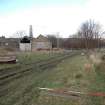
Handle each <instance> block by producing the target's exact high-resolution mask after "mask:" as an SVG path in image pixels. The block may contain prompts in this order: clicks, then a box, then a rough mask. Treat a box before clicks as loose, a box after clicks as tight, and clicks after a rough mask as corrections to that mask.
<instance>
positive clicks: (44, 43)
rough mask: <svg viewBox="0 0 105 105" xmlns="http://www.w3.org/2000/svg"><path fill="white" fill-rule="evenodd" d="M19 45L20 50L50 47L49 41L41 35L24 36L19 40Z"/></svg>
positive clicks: (46, 48) (47, 48)
mask: <svg viewBox="0 0 105 105" xmlns="http://www.w3.org/2000/svg"><path fill="white" fill-rule="evenodd" d="M19 46H20V47H19V48H20V51H31V50H32V51H36V50H50V49H51V48H52V44H51V42H50V41H49V40H48V39H47V38H46V37H44V36H43V35H39V36H38V37H37V38H32V39H31V38H28V37H24V38H22V40H21V41H20V44H19Z"/></svg>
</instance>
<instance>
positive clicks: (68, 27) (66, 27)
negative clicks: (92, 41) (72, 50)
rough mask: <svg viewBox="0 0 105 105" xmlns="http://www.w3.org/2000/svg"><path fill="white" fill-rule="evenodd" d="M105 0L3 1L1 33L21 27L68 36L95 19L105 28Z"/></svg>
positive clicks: (36, 33) (9, 33)
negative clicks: (30, 27)
mask: <svg viewBox="0 0 105 105" xmlns="http://www.w3.org/2000/svg"><path fill="white" fill-rule="evenodd" d="M104 10H105V0H0V36H2V35H5V36H7V37H11V36H13V34H14V33H15V32H17V31H20V30H25V31H26V32H27V33H28V30H29V25H33V31H34V36H35V37H37V36H38V35H39V34H44V35H45V34H56V33H57V32H60V36H62V37H68V36H69V35H71V34H74V33H75V32H76V31H77V30H78V28H79V27H80V25H81V23H82V22H84V21H86V20H89V19H94V20H95V21H96V22H99V23H101V24H102V25H103V28H104V29H105V13H104Z"/></svg>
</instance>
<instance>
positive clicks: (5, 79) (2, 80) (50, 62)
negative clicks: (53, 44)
mask: <svg viewBox="0 0 105 105" xmlns="http://www.w3.org/2000/svg"><path fill="white" fill-rule="evenodd" d="M77 54H78V53H71V54H64V55H60V56H58V57H55V58H54V57H53V59H52V58H49V59H47V60H45V61H42V62H36V63H33V64H31V65H30V64H29V65H28V64H27V66H26V68H25V69H21V70H16V71H14V72H8V73H6V74H4V75H2V76H0V85H1V88H0V96H3V95H5V94H6V91H7V90H8V88H3V85H4V87H5V85H6V84H8V83H9V82H11V81H12V80H13V79H17V78H20V77H22V76H24V75H25V74H27V72H28V73H29V72H30V73H31V72H32V71H34V70H33V69H34V68H35V69H38V70H39V69H40V70H45V69H49V68H52V67H55V66H56V65H57V64H58V63H59V62H61V61H62V60H64V59H66V58H68V57H71V56H74V55H77ZM10 71H11V70H10Z"/></svg>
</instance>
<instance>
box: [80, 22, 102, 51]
mask: <svg viewBox="0 0 105 105" xmlns="http://www.w3.org/2000/svg"><path fill="white" fill-rule="evenodd" d="M101 31H102V30H101V25H100V24H98V23H95V22H94V21H93V20H89V21H86V22H84V23H83V24H82V25H81V27H80V30H79V31H78V38H81V39H83V40H82V43H83V42H84V44H85V48H87V49H90V48H95V47H99V41H100V37H101V36H100V35H101Z"/></svg>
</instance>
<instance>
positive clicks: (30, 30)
mask: <svg viewBox="0 0 105 105" xmlns="http://www.w3.org/2000/svg"><path fill="white" fill-rule="evenodd" d="M29 37H30V39H33V29H32V25H30V27H29Z"/></svg>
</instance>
